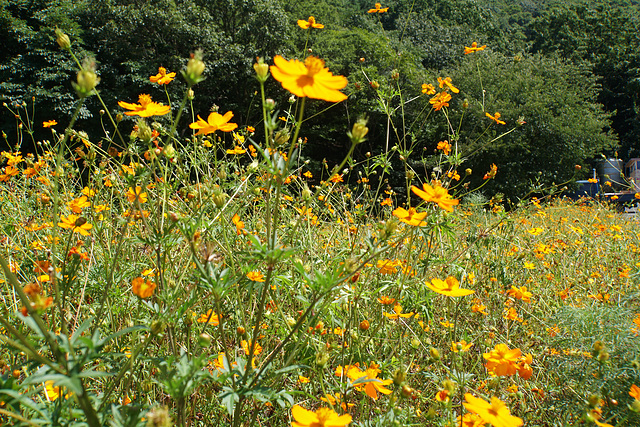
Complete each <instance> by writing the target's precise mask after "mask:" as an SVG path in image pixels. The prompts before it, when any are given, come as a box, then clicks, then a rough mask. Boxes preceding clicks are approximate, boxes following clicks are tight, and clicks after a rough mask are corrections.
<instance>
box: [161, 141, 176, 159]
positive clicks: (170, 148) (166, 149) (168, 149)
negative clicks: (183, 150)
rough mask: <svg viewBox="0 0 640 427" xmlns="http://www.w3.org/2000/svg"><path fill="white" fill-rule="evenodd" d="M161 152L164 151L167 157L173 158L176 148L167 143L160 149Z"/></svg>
mask: <svg viewBox="0 0 640 427" xmlns="http://www.w3.org/2000/svg"><path fill="white" fill-rule="evenodd" d="M162 152H163V153H164V155H165V157H166V158H167V159H173V158H174V157H175V155H176V149H175V148H173V145H171V144H167V145H166V147H164V150H162Z"/></svg>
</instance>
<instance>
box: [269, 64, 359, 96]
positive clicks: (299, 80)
mask: <svg viewBox="0 0 640 427" xmlns="http://www.w3.org/2000/svg"><path fill="white" fill-rule="evenodd" d="M273 62H274V64H275V65H272V66H271V67H270V70H271V74H272V75H273V78H274V79H276V80H277V81H279V82H280V83H282V87H283V88H285V89H286V90H288V91H289V92H291V93H292V94H294V95H296V96H299V97H305V96H308V97H309V98H315V99H322V100H324V101H328V102H340V101H344V100H345V99H347V95H345V94H344V93H342V92H340V89H342V88H344V87H345V86H346V85H347V78H346V77H344V76H334V75H333V74H332V73H331V72H330V71H329V69H328V68H325V66H324V61H323V60H322V59H320V58H316V57H315V56H309V57H307V59H305V61H304V62H300V61H298V60H297V59H292V60H291V61H287V60H286V59H284V58H283V57H282V56H280V55H277V56H276V57H275V58H273Z"/></svg>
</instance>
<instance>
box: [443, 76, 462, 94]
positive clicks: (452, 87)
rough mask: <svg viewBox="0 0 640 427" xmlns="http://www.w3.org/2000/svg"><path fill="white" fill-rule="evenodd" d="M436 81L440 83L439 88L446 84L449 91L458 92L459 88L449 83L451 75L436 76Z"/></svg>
mask: <svg viewBox="0 0 640 427" xmlns="http://www.w3.org/2000/svg"><path fill="white" fill-rule="evenodd" d="M438 83H440V86H439V87H440V89H442V88H443V86H445V85H446V86H447V87H448V88H449V89H451V92H453V93H458V92H460V90H459V89H458V88H457V87H455V86H454V85H452V84H451V77H447V78H444V79H443V78H442V77H438Z"/></svg>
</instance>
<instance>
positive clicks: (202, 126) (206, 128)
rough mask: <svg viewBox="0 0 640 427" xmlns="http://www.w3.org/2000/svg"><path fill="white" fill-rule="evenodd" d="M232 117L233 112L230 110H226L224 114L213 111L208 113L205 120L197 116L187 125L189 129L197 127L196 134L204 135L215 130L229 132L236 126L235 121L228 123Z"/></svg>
mask: <svg viewBox="0 0 640 427" xmlns="http://www.w3.org/2000/svg"><path fill="white" fill-rule="evenodd" d="M232 117H233V113H232V112H231V111H227V112H226V113H225V115H224V116H222V115H220V114H218V113H216V112H213V113H211V114H209V117H207V120H206V121H205V120H204V119H203V118H202V117H200V116H198V121H197V122H195V123H191V124H190V125H189V127H190V128H191V129H198V132H197V133H196V135H206V134H209V133H213V132H215V131H217V130H220V131H222V132H231V131H232V130H234V129H235V128H237V127H238V125H237V124H236V123H229V120H231V118H232Z"/></svg>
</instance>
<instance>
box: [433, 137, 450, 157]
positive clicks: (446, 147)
mask: <svg viewBox="0 0 640 427" xmlns="http://www.w3.org/2000/svg"><path fill="white" fill-rule="evenodd" d="M436 149H437V150H442V152H443V153H444V154H445V155H446V156H448V155H449V153H451V144H449V141H440V142H438V146H437V147H436Z"/></svg>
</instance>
